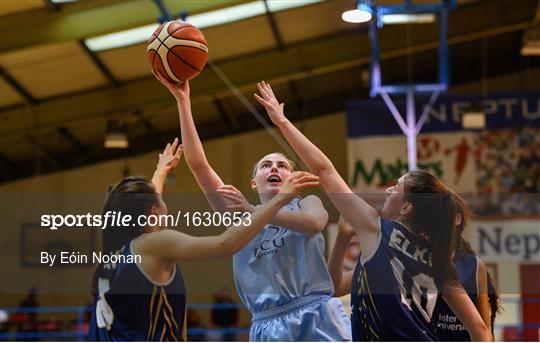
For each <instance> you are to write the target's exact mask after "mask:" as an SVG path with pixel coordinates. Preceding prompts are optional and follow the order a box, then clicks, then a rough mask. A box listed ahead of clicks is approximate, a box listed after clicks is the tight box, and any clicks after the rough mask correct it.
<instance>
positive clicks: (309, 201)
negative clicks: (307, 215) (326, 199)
mask: <svg viewBox="0 0 540 343" xmlns="http://www.w3.org/2000/svg"><path fill="white" fill-rule="evenodd" d="M298 205H299V206H300V207H302V206H321V207H323V203H322V201H321V198H319V197H318V196H316V195H314V194H310V195H308V196H306V197H304V198H301V199H300V200H299V201H298Z"/></svg>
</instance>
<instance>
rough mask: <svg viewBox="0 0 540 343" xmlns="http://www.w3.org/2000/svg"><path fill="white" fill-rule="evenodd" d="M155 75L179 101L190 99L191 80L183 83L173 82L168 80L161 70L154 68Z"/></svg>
mask: <svg viewBox="0 0 540 343" xmlns="http://www.w3.org/2000/svg"><path fill="white" fill-rule="evenodd" d="M152 74H154V77H155V78H156V79H157V80H158V81H159V82H160V83H161V84H162V85H164V86H165V87H167V89H168V90H169V92H171V94H172V95H173V96H174V97H175V98H176V100H177V101H186V100H189V92H190V90H189V81H184V82H182V83H177V82H171V81H169V80H167V79H166V78H165V77H164V76H163V75H161V73H160V72H159V71H155V70H152Z"/></svg>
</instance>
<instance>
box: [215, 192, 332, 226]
mask: <svg viewBox="0 0 540 343" xmlns="http://www.w3.org/2000/svg"><path fill="white" fill-rule="evenodd" d="M218 193H220V194H222V195H223V197H225V198H226V199H227V200H229V204H230V205H229V209H230V210H233V211H241V212H251V211H253V210H254V208H255V207H254V206H253V205H251V204H250V203H249V202H248V201H247V200H246V198H245V197H244V195H243V194H242V192H240V191H239V190H238V189H237V188H236V187H234V186H233V185H225V186H222V187H220V188H219V189H218ZM299 206H300V210H299V211H291V210H289V209H288V208H287V207H283V208H282V209H280V210H279V211H278V213H277V214H276V215H275V216H274V217H273V218H272V219H271V220H270V223H272V224H274V225H278V226H282V227H286V228H290V229H291V230H294V231H296V232H299V233H302V234H305V235H310V236H311V235H315V234H317V233H319V232H322V231H323V230H324V228H325V227H326V224H327V223H328V212H327V211H326V209H325V208H324V206H323V203H322V201H321V199H319V197H317V196H315V195H308V196H307V197H305V198H303V199H302V200H300V203H299Z"/></svg>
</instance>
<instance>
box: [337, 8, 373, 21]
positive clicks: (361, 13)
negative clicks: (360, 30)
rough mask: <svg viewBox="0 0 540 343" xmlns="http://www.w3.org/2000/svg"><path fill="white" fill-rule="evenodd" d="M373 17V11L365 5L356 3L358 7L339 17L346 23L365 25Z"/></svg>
mask: <svg viewBox="0 0 540 343" xmlns="http://www.w3.org/2000/svg"><path fill="white" fill-rule="evenodd" d="M372 16H373V9H372V8H371V7H370V6H369V5H367V4H365V3H358V7H357V8H356V9H354V10H350V11H345V12H343V14H342V15H341V19H342V20H343V21H346V22H347V23H355V24H356V23H365V22H367V21H370V20H371V18H372Z"/></svg>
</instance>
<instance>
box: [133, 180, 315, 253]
mask: <svg viewBox="0 0 540 343" xmlns="http://www.w3.org/2000/svg"><path fill="white" fill-rule="evenodd" d="M317 185H318V178H317V177H316V176H314V175H312V174H310V173H307V172H295V173H293V174H292V175H291V177H289V178H288V179H287V181H286V182H285V183H284V185H283V187H282V188H281V190H280V192H279V193H278V194H276V196H274V197H273V198H272V199H271V200H270V201H269V202H267V203H266V204H264V205H263V206H261V207H259V208H257V209H256V210H255V211H253V213H252V214H251V217H250V218H251V219H250V220H243V221H242V223H241V225H239V226H231V227H229V228H228V229H226V230H225V231H224V232H223V233H222V234H220V235H217V236H210V237H194V236H190V235H187V234H184V233H181V232H178V231H175V230H167V229H166V230H161V231H159V232H155V233H150V234H147V235H146V236H144V237H141V241H140V243H139V245H138V246H137V247H136V248H137V251H139V252H140V253H141V254H148V255H153V256H159V257H162V258H166V259H173V260H180V261H195V260H209V259H216V258H222V257H227V256H230V255H233V254H235V253H236V252H237V251H238V250H240V249H241V248H242V247H244V246H245V245H246V244H247V243H249V242H250V241H251V240H252V239H253V238H254V237H255V236H256V235H257V234H258V233H259V232H260V231H261V229H262V228H263V227H264V226H265V225H266V224H267V223H268V221H269V220H270V219H271V218H272V217H273V216H274V215H275V214H276V213H277V211H279V209H280V208H281V207H283V206H285V205H286V204H288V203H289V202H290V201H291V200H292V199H293V198H294V197H295V196H296V194H297V193H298V192H299V191H300V190H301V189H303V188H306V187H313V186H317Z"/></svg>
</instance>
